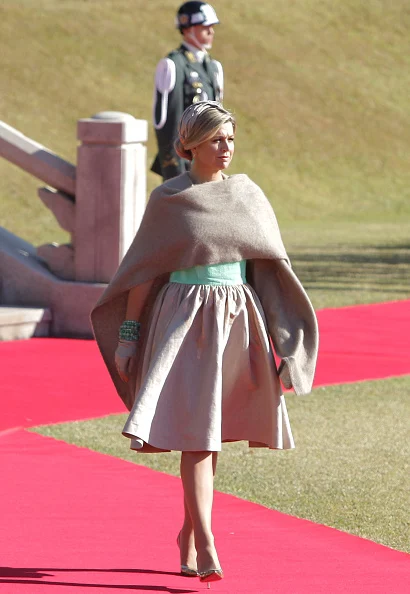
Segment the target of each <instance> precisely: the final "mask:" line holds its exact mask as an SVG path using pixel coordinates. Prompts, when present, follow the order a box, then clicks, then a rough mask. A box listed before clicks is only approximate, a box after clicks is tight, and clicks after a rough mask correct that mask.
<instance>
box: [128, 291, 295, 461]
mask: <svg viewBox="0 0 410 594" xmlns="http://www.w3.org/2000/svg"><path fill="white" fill-rule="evenodd" d="M123 435H125V436H126V437H129V438H130V439H131V440H132V441H131V448H132V449H135V450H142V451H155V450H160V451H161V450H165V451H168V450H177V451H202V450H206V451H219V450H221V444H222V442H227V441H240V440H246V441H248V442H249V445H250V446H254V447H268V448H272V449H290V448H293V447H294V442H293V437H292V432H291V429H290V424H289V418H288V414H287V410H286V404H285V399H284V397H283V394H282V391H281V386H280V382H279V377H278V374H277V370H276V365H275V361H274V358H273V353H272V349H271V345H270V341H269V338H268V334H267V330H266V322H265V316H264V313H263V310H262V306H261V304H260V301H259V299H258V297H257V295H256V294H255V292H254V290H253V289H252V288H251V287H250V286H249V285H247V284H244V285H228V286H211V285H185V284H180V283H168V284H166V285H165V286H164V287H163V289H162V290H161V292H160V293H159V295H158V297H157V300H156V302H155V305H154V308H153V313H152V318H151V321H150V325H149V335H148V337H147V342H146V348H145V353H144V359H143V367H142V382H141V388H140V390H139V392H138V394H137V395H136V399H135V403H134V406H133V408H132V410H131V412H130V415H129V417H128V420H127V422H126V424H125V426H124V430H123Z"/></svg>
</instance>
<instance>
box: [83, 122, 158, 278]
mask: <svg viewBox="0 0 410 594" xmlns="http://www.w3.org/2000/svg"><path fill="white" fill-rule="evenodd" d="M77 130H78V134H77V137H78V139H79V140H80V141H81V145H80V146H79V147H78V153H77V155H78V156H77V185H76V195H75V210H76V215H75V218H76V223H75V280H76V281H86V282H97V283H108V282H109V281H110V280H111V278H112V276H113V274H114V273H115V271H116V269H117V267H118V264H119V263H120V261H121V259H122V258H123V256H124V254H125V252H126V251H127V249H128V247H129V246H130V244H131V242H132V240H133V238H134V236H135V233H136V231H137V229H138V227H139V224H140V222H141V218H142V215H143V213H144V210H145V202H146V147H145V146H144V145H143V144H142V143H144V142H146V140H147V134H148V126H147V122H146V120H137V119H135V118H134V117H133V116H131V115H129V114H125V113H119V112H109V111H108V112H101V113H99V114H97V115H95V116H93V117H92V118H90V119H82V120H79V122H78V129H77Z"/></svg>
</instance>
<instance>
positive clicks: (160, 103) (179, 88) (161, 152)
mask: <svg viewBox="0 0 410 594" xmlns="http://www.w3.org/2000/svg"><path fill="white" fill-rule="evenodd" d="M179 76H180V75H179V73H178V71H177V68H176V66H175V62H173V60H170V59H169V58H164V59H163V60H161V61H160V62H159V63H158V66H157V69H156V72H155V101H154V113H153V121H154V128H155V133H156V136H157V142H158V156H159V161H160V165H161V170H162V175H163V177H164V179H170V178H171V177H175V176H176V175H179V174H180V173H183V172H184V171H185V165H184V162H183V160H182V159H181V158H180V157H179V156H178V155H177V153H176V152H175V149H174V140H175V139H176V137H177V134H178V123H179V120H180V118H181V115H182V113H183V110H184V98H183V80H178V78H179Z"/></svg>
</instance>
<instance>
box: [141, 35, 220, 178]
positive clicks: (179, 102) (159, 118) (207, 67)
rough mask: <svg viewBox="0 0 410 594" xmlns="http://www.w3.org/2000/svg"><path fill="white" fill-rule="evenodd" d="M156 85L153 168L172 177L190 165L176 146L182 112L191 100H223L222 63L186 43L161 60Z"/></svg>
mask: <svg viewBox="0 0 410 594" xmlns="http://www.w3.org/2000/svg"><path fill="white" fill-rule="evenodd" d="M155 86H156V89H155V101H154V109H153V120H154V128H155V132H156V136H157V143H158V155H157V157H156V159H155V161H154V163H153V165H152V167H151V170H152V171H154V172H155V173H158V174H159V175H162V177H163V178H164V179H170V178H171V177H175V176H177V175H179V174H180V173H184V172H185V171H186V170H187V169H189V165H190V164H189V162H188V161H185V160H184V159H181V158H180V157H179V156H178V155H177V154H176V152H175V149H174V140H175V139H176V137H177V135H178V123H179V120H180V118H181V116H182V113H183V111H184V110H185V109H186V108H187V107H188V106H189V105H191V103H196V102H198V101H206V100H208V99H209V100H212V101H222V97H223V70H222V65H221V64H220V62H217V61H216V60H212V59H211V58H210V57H209V55H208V53H207V52H202V51H199V50H197V49H196V48H193V47H191V46H190V45H189V44H187V43H183V44H182V45H181V46H180V47H179V48H178V49H176V50H174V51H172V52H171V53H170V54H168V56H167V57H166V58H164V59H163V60H161V61H160V62H159V64H158V66H157V70H156V74H155Z"/></svg>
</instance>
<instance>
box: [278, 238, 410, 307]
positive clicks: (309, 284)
mask: <svg viewBox="0 0 410 594" xmlns="http://www.w3.org/2000/svg"><path fill="white" fill-rule="evenodd" d="M325 250H326V251H322V250H321V248H320V247H318V248H315V247H312V246H310V247H304V249H303V253H302V252H299V251H297V250H295V251H294V252H291V253H290V258H291V261H292V266H293V268H294V270H295V272H296V274H297V275H298V276H299V278H300V280H301V281H302V283H303V285H304V286H305V287H306V288H307V289H311V290H312V289H317V290H322V291H354V290H356V291H357V290H361V289H363V290H366V291H375V292H382V293H386V294H394V295H395V297H396V298H400V297H401V298H404V297H406V296H408V295H409V294H410V291H409V278H410V244H407V243H403V244H399V245H373V246H369V245H363V246H360V245H356V246H351V247H349V246H342V245H335V246H330V247H329V246H326V248H325Z"/></svg>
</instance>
